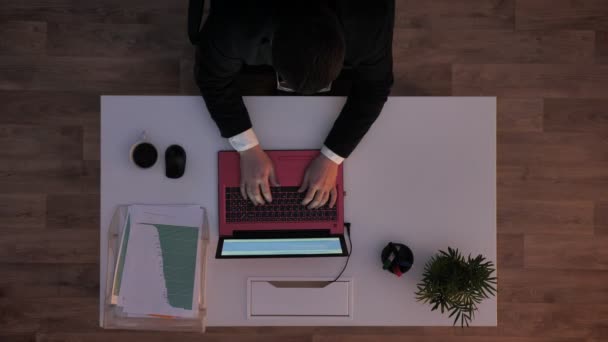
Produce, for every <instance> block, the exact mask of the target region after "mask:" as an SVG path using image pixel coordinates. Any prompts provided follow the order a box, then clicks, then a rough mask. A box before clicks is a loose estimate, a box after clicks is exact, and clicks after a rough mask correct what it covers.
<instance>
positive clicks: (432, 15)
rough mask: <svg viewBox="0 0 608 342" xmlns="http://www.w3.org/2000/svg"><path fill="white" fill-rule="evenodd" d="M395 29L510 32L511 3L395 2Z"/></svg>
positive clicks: (468, 0)
mask: <svg viewBox="0 0 608 342" xmlns="http://www.w3.org/2000/svg"><path fill="white" fill-rule="evenodd" d="M396 5H397V9H396V13H395V27H397V28H430V29H504V30H510V29H513V27H514V25H515V0H461V1H458V2H454V1H450V0H438V1H437V0H436V1H415V0H399V1H396Z"/></svg>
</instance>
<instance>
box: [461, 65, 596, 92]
mask: <svg viewBox="0 0 608 342" xmlns="http://www.w3.org/2000/svg"><path fill="white" fill-rule="evenodd" d="M452 79H453V88H452V90H453V95H459V96H478V95H493V96H505V97H526V98H530V97H533V98H538V97H548V98H555V97H570V98H605V97H606V94H607V93H608V66H598V65H589V64H585V65H560V64H541V65H533V64H483V65H466V64H455V65H454V66H453V75H452Z"/></svg>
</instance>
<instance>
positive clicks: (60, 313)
mask: <svg viewBox="0 0 608 342" xmlns="http://www.w3.org/2000/svg"><path fill="white" fill-rule="evenodd" d="M186 3H187V1H185V0H184V1H172V0H97V1H73V0H31V1H24V0H0V341H34V340H37V341H113V342H123V341H124V342H135V341H152V342H155V341H218V342H219V341H245V342H247V341H255V342H261V341H264V342H266V341H270V342H274V341H277V342H278V341H281V342H300V341H302V342H312V341H314V342H330V341H355V342H364V341H366V342H367V341H379V340H385V341H421V342H427V341H448V342H452V341H473V342H486V341H498V342H507V341H509V342H516V341H517V342H549V341H558V342H560V341H561V342H566V341H568V342H570V341H572V342H574V341H584V342H592V341H593V342H599V341H608V1H607V0H432V1H431V0H397V10H398V13H397V16H396V28H395V39H394V56H395V75H396V85H395V87H394V91H393V95H442V96H445V95H448V96H449V95H455V96H476V95H491V96H494V95H496V96H498V99H499V100H498V115H499V117H498V180H497V181H498V196H499V198H498V264H499V268H500V285H499V294H498V296H499V297H498V298H499V303H498V315H499V325H498V327H497V328H471V329H464V330H462V329H460V328H425V327H415V328H402V329H395V328H374V329H368V328H364V329H361V328H293V329H285V328H281V329H240V328H239V329H210V333H209V334H207V335H204V336H200V335H197V334H177V335H175V334H159V333H132V332H108V331H103V330H101V329H99V328H98V327H97V323H98V304H97V303H98V291H99V275H98V271H99V238H98V229H99V226H98V225H99V217H98V216H99V110H100V109H99V95H101V94H196V93H197V91H196V89H195V87H194V85H193V81H192V76H191V69H192V54H193V52H192V48H191V47H190V46H189V45H188V43H187V40H186V35H185V28H186V23H185V17H186V12H185V6H186ZM372 3H373V2H370V4H372ZM243 82H244V84H249V87H248V89H247V93H249V94H258V93H264V92H265V91H266V90H265V89H266V88H264V87H263V86H258V87H257V88H256V87H253V88H252V87H251V85H252V84H254V82H252V81H251V80H249V81H247V80H245V81H243ZM268 85H269V86H270V88H272V83H266V84H265V86H268Z"/></svg>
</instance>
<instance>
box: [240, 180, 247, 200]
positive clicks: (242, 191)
mask: <svg viewBox="0 0 608 342" xmlns="http://www.w3.org/2000/svg"><path fill="white" fill-rule="evenodd" d="M241 196H243V199H244V200H247V190H245V183H241Z"/></svg>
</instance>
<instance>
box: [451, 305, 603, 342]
mask: <svg viewBox="0 0 608 342" xmlns="http://www.w3.org/2000/svg"><path fill="white" fill-rule="evenodd" d="M606 315H608V305H606V304H586V303H585V304H567V305H562V304H547V303H503V304H502V305H500V307H499V308H498V316H499V317H500V323H499V327H498V334H499V336H513V337H516V336H517V337H539V338H541V337H542V338H551V339H555V340H559V339H562V338H563V339H568V338H572V339H576V340H577V341H584V339H585V338H587V337H588V336H590V335H591V333H592V332H593V329H594V328H595V327H596V325H598V324H600V322H602V321H605V319H603V318H600V319H598V317H608V316H606ZM478 331H480V332H483V329H479V330H478ZM462 333H463V334H468V333H469V332H468V331H467V329H464V331H463V332H462ZM515 341H517V340H515Z"/></svg>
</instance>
